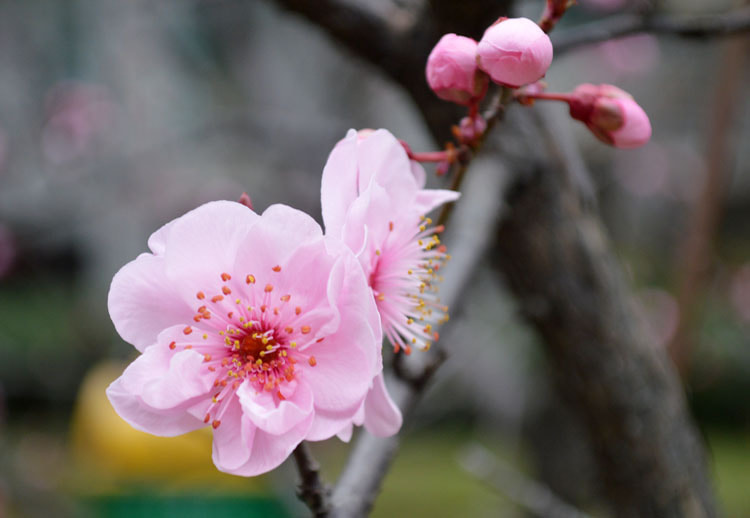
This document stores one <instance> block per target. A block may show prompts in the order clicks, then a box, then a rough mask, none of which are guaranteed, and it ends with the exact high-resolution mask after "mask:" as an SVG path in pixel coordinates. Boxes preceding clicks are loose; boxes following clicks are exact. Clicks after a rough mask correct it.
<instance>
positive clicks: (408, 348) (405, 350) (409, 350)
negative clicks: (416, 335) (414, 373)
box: [404, 345, 411, 356]
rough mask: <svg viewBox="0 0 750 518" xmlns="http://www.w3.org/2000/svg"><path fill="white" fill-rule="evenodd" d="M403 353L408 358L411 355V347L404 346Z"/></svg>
mask: <svg viewBox="0 0 750 518" xmlns="http://www.w3.org/2000/svg"><path fill="white" fill-rule="evenodd" d="M404 352H405V353H406V355H407V356H409V355H410V354H411V345H405V346H404Z"/></svg>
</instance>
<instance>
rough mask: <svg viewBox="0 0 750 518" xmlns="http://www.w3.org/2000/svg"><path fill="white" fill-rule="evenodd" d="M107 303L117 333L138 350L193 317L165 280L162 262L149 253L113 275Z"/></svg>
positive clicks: (170, 284) (188, 308)
mask: <svg viewBox="0 0 750 518" xmlns="http://www.w3.org/2000/svg"><path fill="white" fill-rule="evenodd" d="M107 304H108V306H109V315H110V317H111V318H112V322H113V323H114V325H115V329H117V332H118V333H120V336H122V337H123V339H125V340H126V341H128V342H130V343H131V344H133V345H134V346H135V347H136V349H138V350H139V351H143V350H144V349H145V348H146V347H148V346H149V345H152V344H153V343H155V342H156V337H157V335H158V334H159V333H160V332H161V331H162V330H163V329H166V328H167V327H170V326H173V325H177V324H181V323H186V322H190V320H191V319H192V315H193V312H192V311H191V309H190V307H189V306H188V305H187V304H186V303H185V302H184V301H183V299H182V297H181V296H180V294H179V293H177V291H176V290H175V289H174V287H173V284H172V283H171V282H170V281H169V279H167V277H166V274H165V270H164V259H163V258H162V257H158V256H153V255H151V254H141V255H139V256H138V257H137V258H136V259H135V260H134V261H131V262H129V263H128V264H126V265H125V266H123V267H122V268H121V269H120V271H119V272H117V273H116V274H115V276H114V278H113V279H112V285H111V286H110V288H109V298H108V301H107Z"/></svg>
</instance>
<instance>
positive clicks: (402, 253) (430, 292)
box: [370, 216, 450, 354]
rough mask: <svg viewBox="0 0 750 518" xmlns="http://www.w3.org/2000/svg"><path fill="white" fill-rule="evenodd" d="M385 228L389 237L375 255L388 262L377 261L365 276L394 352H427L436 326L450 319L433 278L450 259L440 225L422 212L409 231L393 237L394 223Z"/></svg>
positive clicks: (434, 337)
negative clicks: (442, 241) (368, 277)
mask: <svg viewBox="0 0 750 518" xmlns="http://www.w3.org/2000/svg"><path fill="white" fill-rule="evenodd" d="M388 228H389V230H390V232H391V235H389V238H388V239H386V241H385V243H384V244H383V250H376V255H378V256H379V258H383V257H386V256H388V257H389V258H390V260H389V264H385V265H383V264H382V261H381V262H379V264H378V266H376V268H375V270H374V272H373V275H372V276H371V279H370V285H371V286H372V288H373V292H374V293H375V299H376V300H377V304H378V310H379V311H380V314H381V318H382V321H383V331H384V333H385V335H386V337H387V338H388V340H389V341H390V342H391V344H392V345H393V349H394V351H395V352H399V351H400V350H403V351H404V352H405V353H406V354H410V353H411V351H412V348H413V347H417V348H419V349H421V350H428V349H429V348H430V346H431V344H432V341H434V340H437V339H438V338H439V334H438V332H437V330H436V329H435V328H436V327H437V326H439V325H440V324H442V323H444V322H447V321H448V318H449V317H448V307H447V306H446V305H444V304H442V303H441V302H440V298H439V296H438V291H439V288H438V282H439V281H442V280H443V279H442V277H441V276H440V275H439V271H440V268H441V267H442V266H443V265H444V263H445V262H446V261H448V260H449V259H450V255H448V254H446V248H445V245H443V244H442V243H441V242H440V237H439V235H440V234H441V233H442V232H443V230H444V227H443V226H442V225H437V226H433V225H432V220H431V219H430V218H427V217H424V216H422V217H421V218H420V221H419V225H418V227H417V229H416V230H415V232H414V233H413V234H412V235H408V233H407V234H406V235H405V236H404V235H401V236H400V237H395V238H393V239H392V238H391V236H392V235H394V234H395V233H394V232H393V231H394V223H393V222H390V223H389V227H388Z"/></svg>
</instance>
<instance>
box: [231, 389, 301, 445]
mask: <svg viewBox="0 0 750 518" xmlns="http://www.w3.org/2000/svg"><path fill="white" fill-rule="evenodd" d="M282 392H283V394H284V397H285V399H284V400H282V401H279V402H278V404H277V403H276V401H277V399H278V398H276V399H275V397H274V395H273V394H272V393H271V392H268V391H265V390H263V391H260V392H256V390H255V388H254V387H252V385H251V384H250V383H243V384H242V385H241V386H240V388H239V389H237V397H238V398H239V400H240V404H241V405H242V411H243V413H244V415H245V417H247V418H248V419H250V421H251V422H252V423H253V424H254V425H255V426H257V427H258V429H260V430H263V431H264V432H267V433H270V434H274V435H282V434H285V433H287V432H288V431H290V430H291V429H292V428H294V427H295V426H297V425H298V424H300V423H301V422H302V421H304V420H306V419H307V418H308V416H309V415H311V414H312V412H313V398H312V392H311V391H310V387H308V386H307V385H306V384H305V383H304V382H303V383H294V382H292V383H289V384H285V385H284V387H283V389H282Z"/></svg>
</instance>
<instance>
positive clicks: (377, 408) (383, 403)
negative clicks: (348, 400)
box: [365, 373, 403, 437]
mask: <svg viewBox="0 0 750 518" xmlns="http://www.w3.org/2000/svg"><path fill="white" fill-rule="evenodd" d="M402 422H403V418H402V417H401V410H399V408H398V406H396V403H394V402H393V400H392V399H391V396H390V395H389V394H388V390H387V389H386V387H385V380H384V379H383V374H382V373H381V374H379V375H378V376H376V377H375V379H374V380H373V382H372V388H371V389H370V392H368V394H367V398H366V399H365V428H367V431H368V432H370V433H371V434H372V435H374V436H376V437H389V436H391V435H394V434H395V433H397V432H398V431H399V430H400V429H401V424H402Z"/></svg>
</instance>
